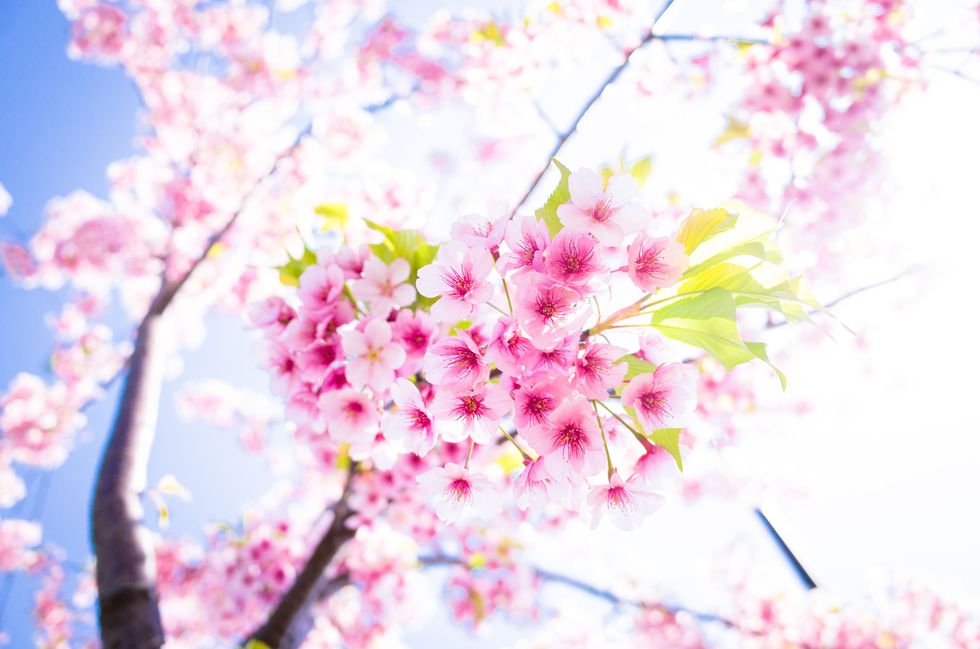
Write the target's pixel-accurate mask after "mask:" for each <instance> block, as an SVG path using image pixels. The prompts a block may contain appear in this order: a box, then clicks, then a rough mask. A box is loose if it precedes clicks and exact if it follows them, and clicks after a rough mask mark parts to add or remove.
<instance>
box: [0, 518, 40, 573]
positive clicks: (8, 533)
mask: <svg viewBox="0 0 980 649" xmlns="http://www.w3.org/2000/svg"><path fill="white" fill-rule="evenodd" d="M40 542H41V526H40V525H39V524H38V523H36V522H34V521H26V520H21V519H16V518H10V519H7V520H0V572H13V571H15V570H28V569H29V568H31V567H32V566H33V565H34V564H35V563H36V562H37V561H38V559H39V556H38V553H37V551H36V550H34V548H35V547H36V546H37V545H38V544H39V543H40Z"/></svg>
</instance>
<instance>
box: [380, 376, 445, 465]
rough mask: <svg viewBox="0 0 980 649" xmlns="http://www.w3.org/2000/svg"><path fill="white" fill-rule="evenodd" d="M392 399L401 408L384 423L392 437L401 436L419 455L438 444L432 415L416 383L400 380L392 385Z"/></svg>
mask: <svg viewBox="0 0 980 649" xmlns="http://www.w3.org/2000/svg"><path fill="white" fill-rule="evenodd" d="M391 398H392V400H393V401H394V402H395V405H396V406H398V411H397V412H395V413H393V414H389V415H388V416H387V417H385V419H384V421H383V422H382V430H384V434H385V436H386V437H388V438H389V439H401V440H403V441H404V444H405V448H406V449H408V450H409V451H411V452H413V453H415V454H416V455H425V454H426V453H428V452H429V450H430V449H432V447H433V446H434V445H435V441H436V437H435V430H434V427H433V423H432V419H433V418H432V414H431V413H430V412H429V409H428V408H427V407H426V405H425V402H424V401H423V400H422V395H421V394H420V393H419V389H418V388H417V387H416V386H415V384H414V383H412V382H411V381H409V380H408V379H403V378H402V379H398V380H397V381H395V384H394V385H393V386H391Z"/></svg>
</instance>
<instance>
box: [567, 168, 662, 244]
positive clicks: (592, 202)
mask: <svg viewBox="0 0 980 649" xmlns="http://www.w3.org/2000/svg"><path fill="white" fill-rule="evenodd" d="M568 191H569V193H570V194H571V200H570V201H569V202H567V203H565V204H564V205H560V206H559V207H558V218H559V219H561V222H562V225H564V226H565V227H566V228H568V229H569V230H572V231H574V232H582V233H587V234H592V235H593V236H594V237H595V238H596V239H598V241H599V243H601V244H602V245H604V246H618V245H620V244H622V243H623V238H624V237H625V236H626V235H627V234H631V233H633V232H637V231H639V230H641V229H643V227H645V225H646V221H647V219H648V218H649V214H648V212H647V211H646V210H645V209H644V208H643V207H641V206H640V205H638V204H637V203H633V202H632V200H633V197H634V196H636V193H637V186H636V179H634V178H633V176H631V175H629V174H617V175H615V176H613V177H612V178H610V179H609V185H608V187H606V189H603V188H602V178H600V177H599V174H597V173H596V172H594V171H592V170H591V169H584V168H583V169H579V170H578V171H576V172H573V173H572V174H571V175H569V177H568Z"/></svg>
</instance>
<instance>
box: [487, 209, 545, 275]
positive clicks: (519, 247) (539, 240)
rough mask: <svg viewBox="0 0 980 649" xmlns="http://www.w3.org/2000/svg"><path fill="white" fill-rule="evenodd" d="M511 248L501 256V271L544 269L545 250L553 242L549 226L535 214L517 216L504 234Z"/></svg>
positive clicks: (537, 270)
mask: <svg viewBox="0 0 980 649" xmlns="http://www.w3.org/2000/svg"><path fill="white" fill-rule="evenodd" d="M504 238H505V240H506V242H507V247H508V248H509V249H510V251H509V252H506V253H504V254H502V255H501V256H500V264H499V267H500V271H501V272H503V273H506V272H510V271H524V270H533V271H536V272H539V273H543V272H545V271H544V252H545V250H546V249H547V248H548V244H549V243H550V242H551V235H549V234H548V226H547V225H545V223H544V221H542V220H540V219H538V218H537V217H535V216H517V217H515V218H514V219H513V220H512V221H511V222H510V223H508V224H507V230H506V234H505V236H504Z"/></svg>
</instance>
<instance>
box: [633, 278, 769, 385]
mask: <svg viewBox="0 0 980 649" xmlns="http://www.w3.org/2000/svg"><path fill="white" fill-rule="evenodd" d="M651 324H652V325H653V327H654V328H656V329H657V330H658V331H660V333H662V334H664V335H665V336H667V337H669V338H673V339H674V340H679V341H681V342H683V343H687V344H688V345H693V346H695V347H699V348H701V349H703V350H704V351H706V352H708V353H709V354H711V355H712V356H714V357H715V358H717V359H718V360H719V361H720V362H721V363H722V365H724V366H725V367H726V368H728V369H731V368H733V367H735V366H736V365H740V364H741V363H745V362H747V361H750V360H752V359H753V358H755V355H754V354H753V353H752V352H751V351H750V350H749V349H748V347H746V346H745V343H744V342H743V341H742V336H741V334H740V333H739V331H738V325H737V324H736V322H735V300H734V298H733V297H732V294H731V293H730V292H729V291H727V290H725V289H723V288H713V289H710V290H708V291H705V292H704V293H700V294H698V295H692V296H687V297H683V298H681V299H678V300H676V301H675V302H671V303H670V304H667V305H665V306H663V307H661V308H659V309H657V310H656V311H654V314H653V318H652V321H651Z"/></svg>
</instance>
